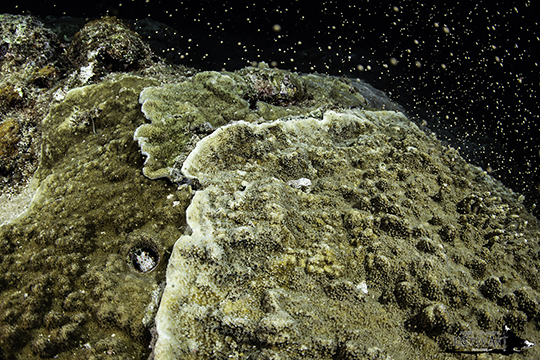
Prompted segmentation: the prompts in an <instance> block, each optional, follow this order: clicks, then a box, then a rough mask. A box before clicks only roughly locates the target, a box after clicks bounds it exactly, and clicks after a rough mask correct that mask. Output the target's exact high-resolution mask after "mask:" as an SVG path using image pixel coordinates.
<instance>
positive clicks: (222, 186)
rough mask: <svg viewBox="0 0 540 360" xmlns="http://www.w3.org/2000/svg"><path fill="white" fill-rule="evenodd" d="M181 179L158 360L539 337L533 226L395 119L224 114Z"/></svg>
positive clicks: (421, 352)
mask: <svg viewBox="0 0 540 360" xmlns="http://www.w3.org/2000/svg"><path fill="white" fill-rule="evenodd" d="M182 172H183V174H184V175H185V176H187V178H189V179H195V178H196V179H197V180H198V181H199V182H200V185H201V187H202V189H201V190H199V191H197V192H196V194H195V196H194V198H193V200H192V202H191V205H190V206H189V208H188V210H187V222H188V225H189V226H190V227H191V229H192V233H190V234H189V235H185V236H182V237H181V238H180V239H179V240H178V241H177V242H176V244H175V246H174V250H173V254H172V256H171V259H170V262H169V265H168V269H167V286H166V289H165V292H164V295H163V298H162V302H161V305H160V308H159V311H158V315H157V317H156V324H157V332H158V336H159V337H158V341H157V344H156V348H155V356H156V359H180V358H182V359H191V358H193V359H195V358H208V359H220V358H238V359H240V358H264V359H282V358H287V359H305V358H309V359H335V358H340V359H366V358H369V359H375V358H392V359H409V358H415V359H427V358H433V357H436V356H438V355H439V354H440V353H441V351H459V350H463V349H460V348H456V346H455V344H456V341H455V339H456V338H457V337H459V336H460V334H461V332H462V331H473V332H477V333H479V332H481V331H492V332H495V331H500V330H501V329H502V326H503V324H507V325H508V326H510V327H511V328H512V329H515V330H516V331H518V332H519V334H520V335H521V336H523V337H525V338H527V339H535V338H537V337H538V334H539V332H538V328H537V320H538V316H539V310H540V306H539V300H540V298H539V295H538V291H539V290H540V280H539V278H538V276H537V275H538V268H537V264H538V239H539V232H538V228H537V227H535V226H531V224H535V219H534V218H533V217H531V216H530V215H528V214H527V213H526V212H525V211H524V210H523V207H522V206H521V205H520V204H519V202H518V201H517V196H516V195H514V194H512V193H511V192H509V191H508V190H507V189H505V188H503V187H502V186H501V185H500V184H498V183H495V182H493V180H492V179H491V178H490V177H489V176H487V175H486V174H485V173H484V172H483V171H482V170H481V169H479V168H476V167H473V166H470V165H468V164H467V163H466V162H465V161H464V160H463V159H462V158H461V157H460V156H459V154H458V153H457V152H456V151H455V150H453V149H452V148H447V147H444V146H442V145H441V144H440V143H439V142H438V141H437V140H436V139H435V138H434V137H430V136H427V135H426V134H425V133H423V132H422V131H420V130H419V129H418V128H417V127H416V125H414V124H412V123H411V122H410V121H409V120H408V119H407V118H406V117H405V116H404V115H403V114H401V113H399V112H389V111H361V110H354V111H345V112H339V113H337V112H332V111H329V112H326V113H325V114H324V115H323V116H322V118H312V117H307V118H304V117H301V118H296V119H287V120H278V121H274V122H269V123H262V124H250V123H247V122H243V121H241V122H234V123H232V124H230V125H226V126H223V127H221V128H219V129H217V130H216V131H215V132H214V133H213V134H211V135H209V136H207V137H206V138H204V139H202V140H201V141H200V142H199V143H198V144H197V145H196V147H195V149H194V150H193V151H192V152H191V153H190V154H189V156H188V157H187V159H186V160H185V162H184V165H183V167H182ZM297 179H309V180H310V182H311V185H307V182H306V181H305V180H304V183H305V184H306V186H303V187H296V186H293V185H294V181H295V180H297ZM505 298H509V299H510V298H512V299H515V300H514V301H511V300H507V301H503V299H505ZM530 354H531V353H529V355H530ZM448 356H449V357H450V355H448Z"/></svg>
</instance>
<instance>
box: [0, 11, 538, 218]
mask: <svg viewBox="0 0 540 360" xmlns="http://www.w3.org/2000/svg"><path fill="white" fill-rule="evenodd" d="M0 12H3V13H12V14H22V13H24V14H27V13H32V14H34V15H38V16H41V17H46V16H52V17H55V18H49V19H48V22H49V23H51V24H54V23H55V22H58V21H59V20H58V17H65V16H69V17H77V18H84V19H93V18H96V17H99V16H102V15H107V14H108V15H113V16H117V17H118V18H120V19H125V20H126V21H127V22H130V23H132V24H133V27H134V28H135V29H136V30H137V31H138V32H139V33H140V34H141V35H143V37H144V38H145V39H147V40H148V41H149V42H150V43H151V44H152V46H153V48H154V50H155V51H156V52H157V53H158V54H159V55H162V56H164V57H167V58H168V59H169V60H171V61H173V62H176V63H180V64H185V65H190V66H194V67H196V68H199V69H205V70H206V69H212V70H220V69H222V68H223V69H227V70H235V69H238V68H241V67H244V66H246V65H247V64H249V63H250V62H252V61H255V62H257V61H265V62H268V63H272V64H273V65H275V66H278V67H279V68H283V69H291V70H294V71H299V72H320V73H328V74H332V75H339V76H347V77H353V78H356V77H360V78H362V79H364V80H366V81H368V82H370V83H371V84H372V85H374V86H375V87H377V88H380V89H382V90H384V91H385V92H387V93H388V94H389V95H390V96H391V97H392V98H393V99H394V100H395V101H397V102H399V103H400V104H402V105H403V106H405V107H406V108H407V110H408V112H409V115H410V116H411V118H412V119H413V120H415V121H417V122H418V123H419V124H424V126H425V127H427V128H429V129H431V130H434V131H436V132H437V134H438V136H439V138H440V139H441V140H443V141H447V142H448V143H450V144H451V145H452V146H454V147H456V148H458V149H459V150H460V153H461V154H462V155H463V156H464V157H466V158H467V159H468V160H469V161H470V162H472V163H474V164H476V165H479V166H481V167H482V168H484V169H485V170H486V171H488V172H489V173H490V174H491V175H492V176H494V177H495V178H497V179H500V180H501V181H503V182H504V183H505V184H506V185H507V186H509V187H511V188H512V189H514V190H515V191H518V192H521V193H523V194H524V195H525V197H526V200H525V204H526V205H527V207H528V208H529V209H530V210H532V211H533V213H535V214H536V216H537V217H538V215H539V214H540V206H536V204H537V203H538V205H540V146H539V143H540V140H539V139H540V110H539V108H538V95H537V93H538V90H539V88H540V76H539V74H540V72H539V63H540V58H539V55H540V51H539V50H538V49H540V46H539V45H540V39H539V37H540V31H539V30H540V26H539V23H538V14H539V13H540V2H539V1H524V0H521V1H512V2H510V1H499V2H497V1H490V0H483V1H478V2H471V1H460V2H458V1H446V2H444V1H440V0H439V1H421V2H416V1H393V2H386V1H355V2H353V1H348V2H347V1H294V0H289V1H272V0H267V1H263V2H259V1H257V2H256V1H211V0H200V1H183V2H180V1H155V0H146V1H145V0H135V1H120V2H118V1H113V2H111V1H88V2H80V1H52V0H45V1H40V2H27V3H24V2H17V3H16V4H10V5H7V4H3V5H1V6H0ZM81 21H82V23H84V20H83V19H81Z"/></svg>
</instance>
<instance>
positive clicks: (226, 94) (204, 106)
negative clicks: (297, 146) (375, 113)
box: [135, 64, 396, 182]
mask: <svg viewBox="0 0 540 360" xmlns="http://www.w3.org/2000/svg"><path fill="white" fill-rule="evenodd" d="M355 84H356V83H355V82H354V81H350V80H345V79H339V78H332V77H325V76H319V75H299V74H296V73H291V72H289V71H284V70H279V69H270V68H268V67H267V66H264V64H263V65H262V66H259V67H247V68H245V69H241V70H238V71H236V72H215V71H207V72H201V73H198V74H196V75H194V76H193V77H191V78H189V79H186V80H185V81H183V82H180V83H176V84H168V85H164V86H162V87H153V88H148V89H145V90H144V91H143V92H142V93H141V97H140V102H141V104H142V110H143V112H144V114H145V115H146V118H147V119H149V120H150V121H151V123H150V124H145V125H143V126H141V127H140V128H139V129H137V131H136V133H135V139H137V140H138V141H139V144H140V147H141V151H142V152H143V153H144V154H145V155H146V156H147V160H146V163H145V167H144V169H143V171H144V174H145V175H146V176H147V177H149V178H151V179H157V178H161V177H168V178H170V179H171V180H173V181H176V182H181V181H182V177H181V176H179V175H178V170H179V169H180V167H181V166H182V163H183V161H184V160H185V158H186V156H187V154H189V152H190V151H191V150H192V149H193V147H194V146H195V144H196V143H197V141H198V140H200V139H201V138H202V137H204V136H206V135H208V133H210V132H211V131H212V129H214V128H216V127H219V126H222V125H225V124H227V123H230V122H232V121H240V120H243V121H247V122H250V123H252V122H259V121H272V120H276V119H280V118H288V117H293V116H308V115H309V116H321V114H322V113H321V111H322V110H325V109H331V108H341V107H360V108H371V106H370V103H369V102H368V101H367V100H366V99H365V98H364V96H363V95H364V94H368V95H370V96H371V95H372V93H371V92H369V91H367V90H366V91H365V92H364V93H362V91H360V90H359V87H358V85H357V84H356V85H355ZM363 89H367V88H363ZM379 97H380V98H381V99H383V100H384V99H386V98H385V97H384V96H379ZM383 100H381V101H383ZM385 101H386V102H385V104H386V105H387V107H389V108H390V107H392V106H393V107H396V106H395V105H392V104H391V102H390V101H388V100H387V99H386V100H385ZM383 102H384V101H383ZM379 105H380V104H379ZM262 119H264V120H262ZM205 124H206V125H205ZM201 129H202V130H201Z"/></svg>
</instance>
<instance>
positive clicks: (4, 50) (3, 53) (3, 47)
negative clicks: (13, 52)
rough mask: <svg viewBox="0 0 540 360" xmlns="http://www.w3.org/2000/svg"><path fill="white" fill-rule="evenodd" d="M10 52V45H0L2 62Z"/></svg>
mask: <svg viewBox="0 0 540 360" xmlns="http://www.w3.org/2000/svg"><path fill="white" fill-rule="evenodd" d="M8 50H9V44H8V43H3V44H2V45H0V60H2V59H3V58H4V56H6V54H7V52H8Z"/></svg>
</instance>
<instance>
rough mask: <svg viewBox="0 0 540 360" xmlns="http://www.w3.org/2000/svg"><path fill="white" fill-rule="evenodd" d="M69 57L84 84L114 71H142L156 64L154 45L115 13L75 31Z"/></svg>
mask: <svg viewBox="0 0 540 360" xmlns="http://www.w3.org/2000/svg"><path fill="white" fill-rule="evenodd" d="M67 57H68V59H69V60H70V61H71V62H72V64H73V65H74V67H75V68H76V69H78V77H79V80H80V82H81V84H87V83H88V82H89V81H90V80H96V79H98V78H99V77H102V76H104V75H106V74H108V73H111V72H118V71H119V72H126V71H133V70H138V69H140V68H143V67H146V66H149V65H151V64H152V63H153V60H152V57H153V54H152V51H151V49H150V45H148V44H147V43H146V42H144V41H143V40H142V38H141V37H140V35H139V34H137V33H136V32H134V31H133V30H131V29H130V28H129V27H128V26H127V25H126V24H124V23H123V22H122V21H121V20H118V19H116V17H114V16H104V17H102V18H100V19H97V20H93V21H90V22H88V23H87V24H86V25H84V27H83V28H82V29H81V30H80V31H79V32H77V33H76V34H75V36H74V37H73V40H72V41H71V43H70V45H69V47H68V49H67Z"/></svg>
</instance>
